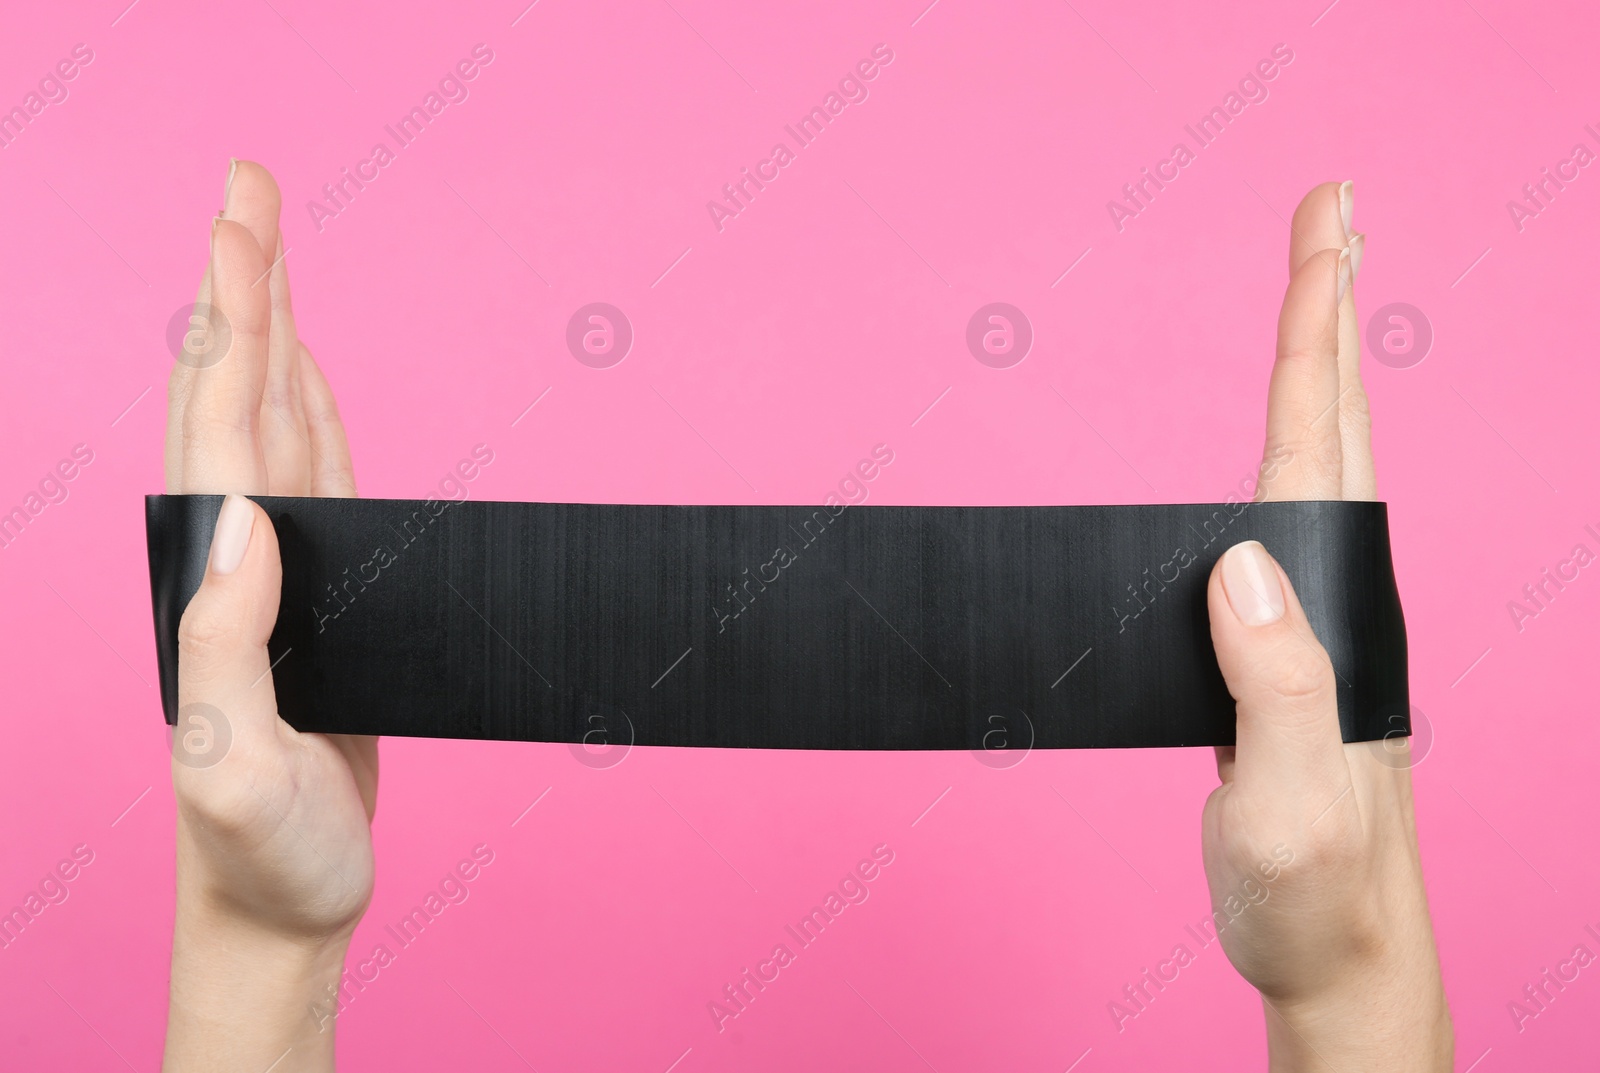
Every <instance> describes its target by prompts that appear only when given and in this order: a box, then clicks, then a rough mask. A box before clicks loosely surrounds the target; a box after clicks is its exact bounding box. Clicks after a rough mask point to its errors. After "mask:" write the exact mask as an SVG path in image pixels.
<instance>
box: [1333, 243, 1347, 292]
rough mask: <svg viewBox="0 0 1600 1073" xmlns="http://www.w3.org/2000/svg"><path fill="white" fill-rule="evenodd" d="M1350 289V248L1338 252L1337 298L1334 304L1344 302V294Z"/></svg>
mask: <svg viewBox="0 0 1600 1073" xmlns="http://www.w3.org/2000/svg"><path fill="white" fill-rule="evenodd" d="M1349 289H1350V247H1349V246H1346V247H1345V248H1344V249H1342V250H1340V251H1339V296H1338V297H1337V298H1336V299H1334V301H1335V302H1342V301H1344V292H1345V291H1348V290H1349Z"/></svg>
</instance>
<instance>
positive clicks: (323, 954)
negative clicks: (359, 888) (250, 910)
mask: <svg viewBox="0 0 1600 1073" xmlns="http://www.w3.org/2000/svg"><path fill="white" fill-rule="evenodd" d="M349 943H350V936H349V934H348V932H345V933H341V934H338V935H333V936H328V937H325V938H317V939H307V938H302V937H297V936H292V935H285V934H282V933H280V932H277V931H274V930H273V929H271V928H270V927H266V926H263V925H262V924H261V923H259V922H255V921H252V920H249V919H247V918H245V917H243V916H241V915H240V914H238V913H236V912H233V911H230V910H229V909H228V908H227V907H225V906H220V905H217V904H213V903H208V902H207V901H206V900H205V899H203V898H196V897H193V896H191V897H189V898H185V897H184V894H183V892H182V891H180V894H179V900H178V915H177V919H176V921H175V923H174V926H173V938H172V988H171V998H170V1007H169V1011H168V1018H167V1048H166V1056H165V1061H164V1063H163V1067H162V1068H163V1070H164V1071H166V1073H178V1071H183V1070H190V1069H195V1070H200V1069H215V1068H241V1069H244V1068H255V1069H267V1068H269V1067H270V1068H272V1069H273V1071H274V1073H311V1071H319V1070H332V1069H333V1068H334V1015H335V1012H336V1010H337V1008H338V988H339V985H340V980H341V977H342V975H343V971H344V959H345V953H346V951H347V950H348V948H349ZM274 1063H276V1064H274Z"/></svg>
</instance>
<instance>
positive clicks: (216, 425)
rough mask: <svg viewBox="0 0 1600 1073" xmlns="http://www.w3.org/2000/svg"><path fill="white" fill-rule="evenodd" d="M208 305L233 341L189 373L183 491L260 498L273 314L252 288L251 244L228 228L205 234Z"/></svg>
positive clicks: (255, 271) (259, 264) (260, 263)
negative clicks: (263, 405)
mask: <svg viewBox="0 0 1600 1073" xmlns="http://www.w3.org/2000/svg"><path fill="white" fill-rule="evenodd" d="M211 247H212V251H211V300H212V304H213V305H214V306H215V308H216V311H217V315H218V317H219V319H221V320H223V321H225V322H226V323H227V325H228V327H229V329H230V331H231V333H232V335H231V341H230V342H229V345H228V349H227V351H226V353H225V354H223V355H222V357H221V358H220V359H219V360H216V361H214V362H210V363H208V364H206V365H205V367H203V368H199V369H196V370H194V375H193V378H192V382H191V384H190V388H189V393H188V396H187V398H186V399H185V400H184V409H183V417H182V441H183V442H182V447H181V452H182V463H181V469H182V484H183V487H182V488H180V489H179V491H182V492H188V493H218V492H221V493H227V492H238V493H242V494H251V495H260V494H263V493H265V492H266V490H267V474H266V464H265V461H264V460H263V458H262V456H261V445H260V439H259V426H260V417H261V392H262V389H263V386H264V383H265V380H266V371H267V335H268V330H269V326H270V323H271V317H272V311H271V308H270V304H269V302H268V298H267V294H266V292H265V291H263V290H259V289H257V288H254V287H252V286H251V281H252V280H254V279H256V278H257V277H258V276H259V275H260V274H261V272H262V270H263V269H265V268H266V263H265V259H264V258H263V257H262V256H261V249H260V247H258V246H257V245H256V240H255V238H254V237H253V236H252V235H251V234H250V232H249V231H247V230H246V229H245V228H244V227H243V226H242V225H240V224H238V223H235V222H234V221H232V220H218V221H217V222H216V224H215V226H214V228H213V229H212V233H211Z"/></svg>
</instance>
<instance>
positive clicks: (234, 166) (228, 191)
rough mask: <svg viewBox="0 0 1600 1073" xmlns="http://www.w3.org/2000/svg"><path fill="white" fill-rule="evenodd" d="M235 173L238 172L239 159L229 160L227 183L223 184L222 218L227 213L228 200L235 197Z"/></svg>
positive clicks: (232, 158)
mask: <svg viewBox="0 0 1600 1073" xmlns="http://www.w3.org/2000/svg"><path fill="white" fill-rule="evenodd" d="M235 171H238V158H237V157H229V158H227V182H224V184H222V213H218V216H222V214H224V213H227V200H229V198H230V197H232V195H234V173H235Z"/></svg>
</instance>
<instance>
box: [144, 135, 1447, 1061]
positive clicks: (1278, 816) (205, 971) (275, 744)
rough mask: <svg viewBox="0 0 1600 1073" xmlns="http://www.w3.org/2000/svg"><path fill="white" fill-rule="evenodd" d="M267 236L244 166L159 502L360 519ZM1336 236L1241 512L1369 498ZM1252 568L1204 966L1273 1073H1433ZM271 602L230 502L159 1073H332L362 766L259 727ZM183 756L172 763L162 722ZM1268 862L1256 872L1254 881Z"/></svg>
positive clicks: (1403, 767) (1379, 865)
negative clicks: (257, 501) (328, 501)
mask: <svg viewBox="0 0 1600 1073" xmlns="http://www.w3.org/2000/svg"><path fill="white" fill-rule="evenodd" d="M278 213H279V197H278V190H277V186H276V184H275V183H274V182H273V180H272V177H271V176H270V175H269V174H268V173H267V172H266V170H265V169H263V168H261V167H260V166H259V165H255V164H250V163H247V162H240V163H239V164H238V165H237V168H236V170H235V171H234V172H233V173H232V175H231V181H230V183H229V188H228V193H227V199H226V208H225V210H224V212H223V214H222V218H221V219H220V221H219V222H217V223H216V224H215V226H214V231H213V238H212V253H211V258H210V261H209V264H208V266H207V269H206V273H205V278H204V280H203V281H202V283H201V287H200V296H199V297H200V301H202V302H213V303H215V305H216V306H217V308H218V309H220V310H221V312H222V313H223V314H224V315H225V316H226V318H227V320H228V322H229V324H230V325H231V327H232V329H233V342H232V345H231V348H230V349H229V351H228V352H227V355H226V357H225V359H224V360H222V361H220V362H217V363H216V364H214V365H211V366H210V367H209V368H203V369H197V368H192V367H190V366H189V365H187V364H183V363H179V364H178V365H177V366H176V367H175V368H174V370H173V374H172V379H171V383H170V385H169V410H168V425H167V444H166V471H167V489H168V491H170V492H189V493H198V492H208V493H234V494H236V495H245V494H270V495H317V496H339V495H349V496H353V495H354V494H355V481H354V477H353V475H352V472H351V466H350V454H349V448H348V446H347V444H346V441H345V435H344V429H343V426H342V424H341V423H340V420H339V416H338V410H337V408H336V406H335V404H334V399H333V394H332V392H331V391H330V390H329V388H328V384H327V381H326V380H325V379H324V378H323V376H322V373H321V372H320V370H319V369H318V367H317V365H316V363H315V362H314V361H313V360H312V358H311V354H310V352H309V351H308V350H307V349H306V348H305V346H304V345H303V344H301V343H300V342H299V340H298V337H297V336H296V334H295V326H294V315H293V311H292V308H291V306H290V301H289V280H288V270H287V268H286V266H285V265H284V263H283V262H282V260H281V258H280V259H278V260H276V261H275V260H274V259H275V258H278V256H279V251H281V250H282V245H281V239H280V236H279V232H278ZM1348 227H1349V214H1348V213H1347V212H1345V211H1343V208H1342V206H1341V197H1340V188H1339V187H1338V186H1337V185H1335V184H1331V183H1330V184H1325V185H1323V186H1319V187H1317V188H1316V189H1314V190H1312V191H1311V193H1310V194H1308V195H1307V196H1306V199H1305V200H1304V201H1303V202H1302V203H1301V205H1300V207H1299V209H1298V210H1297V211H1296V213H1295V218H1294V223H1293V226H1292V240H1291V245H1290V256H1289V270H1290V282H1289V285H1288V289H1287V292H1286V294H1285V297H1284V304H1283V311H1282V314H1281V316H1280V319H1279V330H1278V354H1277V359H1276V361H1275V363H1274V366H1273V370H1272V378H1271V384H1270V388H1269V392H1268V413H1267V436H1266V452H1265V457H1266V458H1267V459H1270V460H1274V464H1273V466H1272V467H1271V471H1270V479H1268V478H1269V473H1268V470H1267V469H1266V468H1265V466H1264V469H1263V479H1262V481H1261V482H1260V488H1259V493H1258V496H1257V498H1258V499H1371V498H1373V497H1374V496H1375V495H1376V485H1375V483H1374V478H1373V468H1372V454H1371V448H1370V440H1369V434H1368V418H1367V405H1366V395H1365V392H1364V391H1363V390H1362V388H1361V382H1360V376H1359V370H1358V368H1357V366H1358V361H1359V356H1360V350H1359V339H1358V331H1357V324H1356V314H1355V300H1354V287H1353V285H1352V286H1346V287H1345V288H1344V293H1343V294H1342V295H1341V292H1340V286H1339V278H1340V273H1341V267H1344V268H1345V269H1346V270H1347V272H1348V275H1350V276H1353V275H1354V272H1353V271H1349V269H1350V268H1351V267H1352V266H1351V261H1352V260H1358V257H1357V258H1347V259H1344V260H1342V259H1341V254H1343V252H1344V251H1345V250H1346V249H1347V248H1351V249H1352V252H1353V253H1355V254H1359V252H1360V249H1361V247H1362V245H1363V241H1362V240H1360V239H1356V240H1352V239H1351V236H1350V233H1349V231H1348ZM267 251H273V256H270V257H269V256H268V252H267ZM229 519H232V521H230V520H229ZM236 523H237V524H236ZM225 530H227V531H226V532H225ZM1255 549H1259V545H1255V547H1254V548H1250V547H1240V548H1237V549H1230V551H1229V553H1228V554H1227V555H1226V556H1224V559H1223V561H1222V562H1221V563H1219V565H1218V568H1217V569H1216V570H1215V571H1214V572H1213V574H1212V576H1211V579H1210V583H1209V589H1208V600H1209V608H1210V616H1211V634H1212V640H1213V642H1214V644H1215V647H1216V650H1217V658H1218V663H1219V665H1220V666H1221V669H1222V672H1223V677H1224V678H1225V679H1226V681H1227V683H1228V686H1229V689H1230V691H1231V692H1232V694H1233V696H1234V698H1235V700H1236V701H1237V702H1238V736H1237V740H1238V744H1237V746H1235V747H1231V748H1227V749H1220V750H1218V753H1217V771H1218V775H1219V777H1220V779H1221V785H1220V786H1219V787H1218V788H1217V790H1216V791H1215V792H1214V793H1212V794H1211V796H1210V798H1209V799H1208V800H1207V802H1206V805H1205V809H1204V814H1203V838H1202V843H1203V850H1204V860H1205V868H1206V876H1207V879H1208V882H1209V883H1210V887H1211V893H1212V900H1213V904H1214V906H1216V907H1217V908H1218V911H1219V912H1223V913H1226V914H1227V915H1225V916H1224V917H1223V919H1224V920H1227V921H1228V923H1227V926H1226V927H1225V928H1224V930H1223V931H1222V933H1221V939H1222V945H1223V948H1224V950H1226V952H1227V954H1228V957H1229V959H1230V960H1231V961H1232V962H1233V964H1234V965H1235V967H1237V968H1238V970H1239V972H1240V973H1241V974H1242V975H1243V976H1244V977H1245V978H1246V979H1247V980H1249V981H1250V983H1251V984H1253V985H1254V986H1255V987H1256V988H1257V989H1258V990H1259V991H1260V992H1261V996H1262V1001H1263V1004H1264V1010H1265V1013H1266V1020H1267V1038H1268V1050H1269V1055H1270V1062H1271V1068H1272V1069H1273V1070H1274V1071H1275V1073H1288V1071H1300V1070H1308V1071H1309V1070H1328V1069H1333V1070H1341V1071H1342V1070H1356V1069H1379V1068H1381V1069H1384V1070H1387V1071H1411V1070H1416V1071H1424V1070H1425V1071H1429V1073H1433V1071H1439V1073H1443V1071H1447V1070H1449V1069H1450V1067H1451V1054H1452V1047H1453V1043H1452V1036H1451V1029H1450V1021H1449V1012H1448V1009H1447V1007H1446V1005H1445V1000H1444V993H1443V989H1442V987H1441V984H1440V979H1439V965H1438V956H1437V954H1436V952H1435V949H1434V943H1433V934H1432V928H1431V924H1430V922H1429V918H1428V910H1427V900H1426V895H1425V892H1424V888H1423V883H1422V873H1421V866H1420V863H1419V860H1418V853H1417V845H1416V833H1415V821H1414V817H1413V809H1412V801H1411V782H1410V772H1409V770H1408V767H1407V764H1406V753H1405V748H1406V746H1405V745H1404V743H1402V744H1400V745H1399V746H1398V747H1396V746H1394V744H1393V743H1389V744H1387V745H1386V744H1385V743H1371V744H1363V745H1344V744H1342V743H1341V741H1340V735H1339V726H1338V718H1337V709H1336V706H1335V692H1334V684H1335V679H1334V674H1333V670H1332V667H1331V665H1330V664H1329V663H1328V659H1327V656H1326V654H1325V653H1324V652H1323V650H1322V647H1321V645H1320V644H1318V643H1317V641H1316V638H1315V636H1314V635H1313V633H1312V631H1311V629H1310V626H1309V625H1308V624H1307V622H1306V620H1305V617H1304V613H1303V611H1302V610H1301V609H1300V605H1299V603H1298V601H1297V600H1296V599H1295V597H1294V593H1293V590H1292V588H1291V586H1290V585H1289V582H1288V579H1287V577H1285V576H1284V575H1283V573H1282V571H1281V569H1279V568H1278V567H1277V565H1276V564H1275V563H1273V562H1272V561H1271V560H1270V559H1266V560H1262V561H1261V566H1260V567H1259V569H1258V570H1257V571H1256V572H1254V573H1251V572H1250V571H1248V570H1241V569H1237V568H1238V567H1240V566H1241V565H1243V564H1244V563H1245V560H1244V559H1243V558H1240V557H1241V556H1248V555H1250V554H1251V553H1252V552H1253V551H1254V550H1255ZM1241 579H1242V580H1241ZM281 580H282V578H281V567H280V563H279V558H278V544H277V538H276V535H275V534H274V532H273V529H272V525H271V523H270V522H269V521H268V520H267V517H266V515H265V513H263V512H262V511H261V510H260V508H259V507H257V506H255V505H254V504H253V503H250V502H249V501H248V500H243V499H234V498H230V500H229V502H228V503H227V504H226V505H225V506H224V508H223V519H222V520H221V521H219V529H218V536H217V538H216V540H215V541H214V545H213V555H212V559H211V561H210V564H209V566H208V569H207V573H206V577H205V579H204V580H203V582H202V584H201V587H200V590H199V592H198V593H197V594H196V595H195V597H194V599H193V600H192V601H191V602H190V604H189V607H188V610H187V611H186V613H185V615H184V618H183V623H182V626H181V628H180V659H179V665H180V671H179V700H180V706H183V707H185V708H187V706H188V705H191V704H207V705H210V706H211V707H212V708H213V709H215V711H216V712H217V713H220V718H221V719H222V720H224V721H226V723H227V727H228V729H229V731H230V732H231V736H232V740H231V743H230V744H229V746H228V748H227V750H226V752H225V753H224V755H222V757H221V759H220V760H216V761H215V762H212V763H207V764H205V765H196V764H195V763H193V762H183V760H180V759H175V760H174V763H173V767H172V776H173V787H174V791H175V793H176V796H177V801H178V832H177V862H178V877H177V878H178V882H177V892H178V898H177V920H176V923H175V927H174V933H173V958H172V994H171V1006H170V1014H169V1020H168V1030H167V1048H166V1054H165V1060H164V1064H163V1069H164V1070H167V1071H169V1073H171V1071H178V1070H207V1071H211V1070H218V1069H240V1070H250V1071H258V1070H263V1069H267V1068H271V1069H273V1070H274V1073H286V1071H290V1070H297V1071H314V1070H332V1069H333V1068H334V1025H335V1021H334V1019H333V1018H332V1017H331V1016H330V1014H331V1005H330V998H329V996H330V987H336V986H337V982H338V980H339V976H340V973H341V971H342V968H343V965H344V959H345V955H346V953H347V952H348V948H349V943H350V937H351V934H352V932H353V931H354V929H355V926H356V923H357V922H358V921H359V920H360V918H361V914H362V913H363V912H364V911H365V909H366V906H367V904H368V902H369V901H370V899H371V895H372V881H373V858H372V841H371V834H370V824H371V820H372V815H373V810H374V808H375V807H376V801H377V771H378V767H377V743H376V740H375V739H371V738H355V737H345V736H336V735H317V734H300V733H297V732H296V731H295V730H293V729H292V728H291V727H290V726H289V725H288V724H287V723H285V722H284V721H283V720H282V719H280V718H279V717H278V714H277V705H276V702H275V699H274V695H273V690H272V675H271V662H270V657H269V656H268V653H267V639H268V637H269V635H270V634H271V631H272V626H273V623H274V621H275V619H276V615H277V611H278V601H279V594H280V585H281ZM1274 589H1276V591H1278V592H1279V593H1281V595H1280V596H1279V598H1278V599H1277V601H1276V603H1275V604H1274V603H1273V602H1272V601H1271V600H1269V601H1268V603H1269V605H1270V607H1269V609H1271V608H1273V607H1275V608H1276V611H1275V613H1274V614H1273V615H1272V616H1270V620H1266V621H1263V620H1262V617H1261V615H1260V614H1258V613H1257V612H1259V611H1260V607H1259V605H1260V603H1261V598H1262V597H1263V596H1268V597H1270V596H1271V592H1272V591H1273V590H1274ZM1241 615H1242V616H1243V617H1241ZM178 730H179V738H180V741H187V740H189V736H188V735H186V733H185V731H186V726H185V725H184V724H183V722H182V721H181V720H180V726H179V728H178ZM202 737H203V736H202ZM184 759H186V760H190V761H193V760H194V757H193V756H185V757H184ZM201 759H203V760H206V761H210V760H212V759H213V758H212V757H211V756H210V755H208V754H205V753H204V751H203V750H202V754H201ZM1275 851H1277V856H1274V852H1275ZM1285 855H1288V858H1289V859H1288V861H1287V863H1283V861H1282V858H1283V857H1284V856H1285ZM1263 862H1266V863H1268V864H1269V865H1271V864H1274V863H1276V864H1277V868H1276V871H1275V872H1274V874H1273V875H1272V877H1271V879H1270V881H1266V879H1265V877H1264V875H1263V873H1262V871H1261V866H1262V864H1263ZM1247 882H1249V883H1251V884H1254V885H1253V886H1251V887H1246V886H1245V884H1246V883H1247ZM1241 891H1249V892H1259V891H1265V892H1267V893H1266V895H1265V897H1261V896H1260V895H1259V894H1254V895H1253V896H1252V897H1251V899H1250V904H1248V907H1247V908H1245V909H1244V910H1243V911H1242V912H1239V913H1238V914H1237V915H1236V916H1234V915H1233V914H1232V913H1231V912H1228V909H1227V906H1228V905H1229V899H1230V897H1232V898H1234V899H1235V901H1234V902H1233V904H1234V905H1235V906H1237V905H1238V904H1240V903H1239V902H1238V895H1239V892H1241ZM1230 917H1232V919H1229V918H1230ZM319 1004H320V1005H319Z"/></svg>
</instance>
